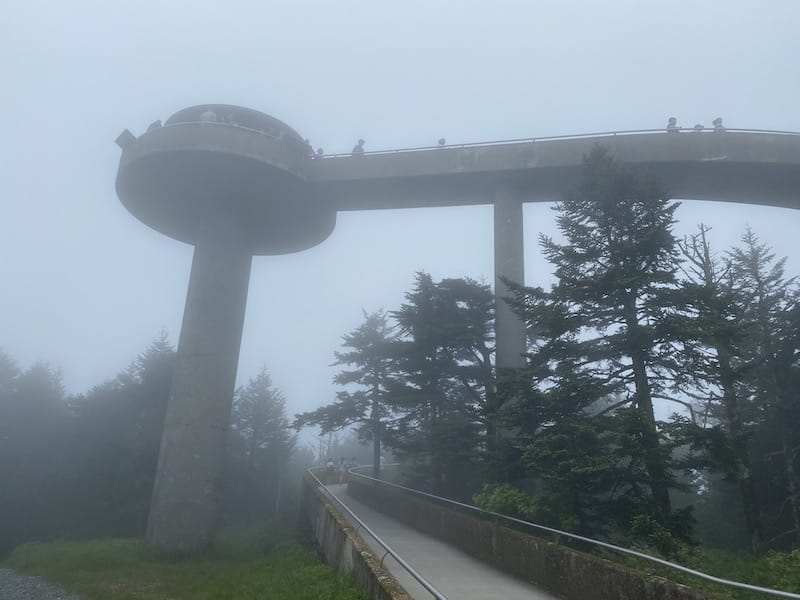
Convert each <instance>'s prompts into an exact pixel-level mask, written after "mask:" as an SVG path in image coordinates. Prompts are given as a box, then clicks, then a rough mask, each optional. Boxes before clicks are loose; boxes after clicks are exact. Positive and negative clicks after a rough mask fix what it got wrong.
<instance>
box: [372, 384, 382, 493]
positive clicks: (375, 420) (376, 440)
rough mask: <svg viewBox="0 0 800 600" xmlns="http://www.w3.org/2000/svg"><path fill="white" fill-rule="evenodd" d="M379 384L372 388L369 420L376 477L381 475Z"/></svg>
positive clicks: (373, 470)
mask: <svg viewBox="0 0 800 600" xmlns="http://www.w3.org/2000/svg"><path fill="white" fill-rule="evenodd" d="M378 394H379V390H378V386H377V385H376V386H373V388H372V409H371V412H370V415H369V420H370V423H371V426H372V476H373V477H374V478H375V479H380V477H381V430H380V428H381V421H380V413H379V412H378Z"/></svg>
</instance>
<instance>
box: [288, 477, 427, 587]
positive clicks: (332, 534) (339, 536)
mask: <svg viewBox="0 0 800 600" xmlns="http://www.w3.org/2000/svg"><path fill="white" fill-rule="evenodd" d="M301 512H302V515H303V516H304V518H305V519H306V524H307V525H310V527H311V530H312V532H313V539H314V542H315V545H316V546H317V548H318V549H319V550H320V552H321V553H322V555H323V556H324V557H325V561H326V562H327V563H328V564H329V565H331V566H332V567H334V568H335V569H336V570H337V571H339V572H340V573H343V574H345V575H350V576H352V577H353V579H355V582H356V585H357V586H358V587H359V588H360V589H361V590H362V591H363V592H364V593H365V594H366V595H367V597H368V598H371V599H373V600H412V598H411V596H410V595H409V594H408V592H406V590H405V589H404V588H403V587H402V586H401V585H400V584H399V583H398V582H397V580H396V579H395V578H394V577H393V576H392V574H391V573H389V571H388V570H387V569H385V568H383V567H382V566H381V564H380V559H379V558H377V557H376V556H375V554H374V553H373V552H372V550H371V549H370V548H369V546H368V545H367V544H366V543H365V542H364V540H363V539H362V538H361V536H360V535H359V534H358V533H357V531H356V530H355V529H354V528H353V527H351V526H350V525H349V524H348V522H347V521H346V519H345V518H344V517H343V516H342V514H341V513H340V512H339V510H338V509H337V508H335V507H334V506H333V504H332V503H331V501H330V500H329V499H328V498H326V497H325V496H324V495H323V493H322V492H321V491H320V489H319V486H318V485H317V483H316V481H314V479H313V478H312V477H311V476H310V475H308V474H306V477H305V478H304V480H303V505H302V510H301Z"/></svg>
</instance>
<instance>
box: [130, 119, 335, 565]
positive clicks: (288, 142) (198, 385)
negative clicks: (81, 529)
mask: <svg viewBox="0 0 800 600" xmlns="http://www.w3.org/2000/svg"><path fill="white" fill-rule="evenodd" d="M215 119H216V120H215ZM223 120H224V121H223ZM118 143H119V144H120V146H122V147H123V154H122V159H121V161H120V165H119V172H118V175H117V182H116V188H117V194H118V195H119V197H120V199H121V200H122V203H123V204H124V205H125V207H126V208H127V209H128V210H129V211H130V212H131V213H133V215H135V216H136V217H137V218H138V219H140V220H141V221H142V222H144V223H146V224H147V225H149V226H150V227H152V228H153V229H156V230H157V231H160V232H161V233H164V234H166V235H168V236H170V237H173V238H175V239H177V240H180V241H182V242H186V243H189V244H192V245H194V246H195V250H194V259H193V262H192V270H191V276H190V280H189V289H188V293H187V296H186V306H185V309H184V315H183V324H182V327H181V333H180V340H179V343H178V353H177V363H176V367H175V374H174V380H173V384H172V392H171V395H170V399H169V404H168V407H167V414H166V420H165V424H164V433H163V438H162V442H161V451H160V454H159V460H158V471H157V475H156V482H155V487H154V491H153V499H152V505H151V510H150V517H149V521H148V525H147V540H148V543H149V544H150V545H151V546H153V547H155V548H159V549H162V550H168V551H182V550H189V549H196V548H199V547H203V546H205V545H207V544H208V543H209V542H210V540H211V538H212V535H213V529H214V525H215V521H216V512H217V505H218V500H219V494H220V480H221V475H222V460H223V456H224V448H225V438H226V432H227V429H228V423H229V418H230V409H231V398H232V395H233V390H234V385H235V379H236V369H237V364H238V361H239V347H240V344H241V338H242V325H243V321H244V315H245V303H246V299H247V288H248V284H249V279H250V265H251V262H252V256H253V255H272V254H283V253H287V252H297V251H300V250H304V249H306V248H310V247H311V246H314V245H316V244H318V243H320V242H321V241H323V240H324V239H325V238H327V237H328V236H329V235H330V234H331V232H332V231H333V228H334V224H335V222H336V210H335V209H332V208H326V207H325V206H324V205H323V204H322V203H321V202H320V201H319V200H318V199H317V198H315V197H314V196H313V195H312V194H310V193H309V190H308V189H307V186H304V185H303V183H304V182H305V179H306V177H305V167H306V164H305V163H307V162H308V157H307V152H306V147H305V144H304V142H303V139H302V138H301V137H300V136H299V135H298V133H297V132H296V131H294V130H293V129H292V128H291V127H289V126H288V125H286V124H285V123H282V122H281V121H279V120H277V119H273V118H272V117H269V116H267V115H265V114H262V113H259V112H257V111H254V110H249V109H245V108H239V107H234V106H226V105H205V106H197V107H192V108H187V109H185V110H182V111H180V112H178V113H176V114H174V115H173V116H172V117H170V118H169V119H168V120H167V121H166V123H165V124H164V126H163V127H154V128H151V129H150V130H149V131H148V132H147V133H145V134H144V135H142V136H141V137H139V138H138V139H136V138H134V137H133V136H132V135H131V134H130V133H128V132H127V130H126V132H123V134H122V135H121V136H120V138H119V139H118Z"/></svg>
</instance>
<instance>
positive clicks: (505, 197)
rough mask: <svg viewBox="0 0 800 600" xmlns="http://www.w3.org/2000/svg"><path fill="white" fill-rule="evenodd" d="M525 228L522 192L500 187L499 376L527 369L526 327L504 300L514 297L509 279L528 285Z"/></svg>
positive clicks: (496, 274)
mask: <svg viewBox="0 0 800 600" xmlns="http://www.w3.org/2000/svg"><path fill="white" fill-rule="evenodd" d="M524 250H525V248H524V237H523V227H522V200H521V197H520V195H519V192H517V191H516V190H514V189H513V188H512V187H509V186H501V187H499V188H498V189H497V190H496V191H495V195H494V289H495V335H496V336H497V351H496V352H497V353H496V357H495V362H496V365H497V370H498V374H499V373H500V371H502V370H506V369H518V368H522V367H524V366H525V358H524V357H523V356H522V355H523V353H524V352H525V324H524V323H523V322H522V320H521V319H520V318H519V317H517V315H515V314H514V312H513V311H512V310H511V307H510V306H509V305H508V303H507V302H506V301H505V300H504V298H506V297H508V296H510V295H511V292H510V290H509V289H508V286H507V285H506V284H505V283H503V278H506V279H508V280H510V281H513V282H514V283H519V284H520V285H524V284H525V256H524Z"/></svg>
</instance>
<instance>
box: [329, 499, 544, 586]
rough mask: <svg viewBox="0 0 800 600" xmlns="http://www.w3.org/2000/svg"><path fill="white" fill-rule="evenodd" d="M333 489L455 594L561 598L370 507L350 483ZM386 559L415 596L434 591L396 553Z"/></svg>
mask: <svg viewBox="0 0 800 600" xmlns="http://www.w3.org/2000/svg"><path fill="white" fill-rule="evenodd" d="M328 490H330V492H331V493H333V494H334V495H335V496H336V497H337V498H339V500H341V501H342V502H343V503H344V504H345V505H347V507H348V508H349V509H350V510H352V511H353V512H354V513H355V514H357V515H358V516H359V518H360V519H362V520H363V521H364V522H365V523H366V524H367V525H368V526H369V527H370V528H371V529H372V530H373V531H374V532H375V533H376V534H377V535H379V536H380V537H381V538H382V539H383V540H384V541H385V542H386V543H387V544H389V545H390V546H391V547H392V548H393V549H394V550H395V551H396V552H397V553H398V554H400V556H402V557H403V559H405V560H406V561H408V563H409V564H410V565H411V566H412V567H414V569H416V570H417V571H418V572H419V573H421V574H422V575H423V577H425V578H426V579H428V581H430V582H431V583H432V584H433V585H434V586H436V588H437V589H438V590H439V591H440V592H441V593H442V594H444V595H445V596H446V597H447V598H448V599H450V600H490V599H493V598H502V599H503V600H555V598H556V596H553V595H551V594H548V593H547V592H543V591H541V590H539V589H538V588H535V587H534V586H532V585H530V584H529V583H526V582H524V581H520V580H518V579H514V578H512V577H510V576H509V575H506V574H505V573H503V572H501V571H498V570H497V569H494V568H492V567H489V566H487V565H485V564H483V563H482V562H480V561H478V560H476V559H474V558H472V557H471V556H468V555H466V554H464V553H463V552H461V551H460V550H459V549H458V548H455V547H453V546H450V545H448V544H445V543H443V542H441V541H439V540H437V539H436V538H433V537H430V536H427V535H425V534H422V533H419V532H418V531H415V530H413V529H409V528H408V527H406V526H405V525H403V524H402V523H400V522H399V521H395V520H394V519H390V518H389V517H387V516H385V515H383V514H381V513H379V512H377V511H375V510H374V509H372V508H369V507H368V506H366V505H364V504H362V503H360V502H358V500H355V499H354V498H351V497H350V496H348V495H347V486H346V485H345V484H340V485H329V486H328ZM354 526H355V524H354ZM359 535H361V537H363V538H364V539H365V540H366V541H367V543H368V544H370V546H371V547H372V548H373V550H374V551H375V553H376V555H378V556H382V555H383V551H382V550H381V548H380V546H378V545H377V544H375V543H374V540H373V539H372V538H371V537H370V535H369V534H368V533H367V532H365V531H363V530H359ZM384 565H385V566H386V567H387V568H388V569H389V571H391V573H392V575H394V576H395V577H396V578H397V580H398V581H399V582H400V584H401V585H402V586H403V587H404V588H405V589H406V590H408V592H409V593H410V594H411V595H412V596H413V597H414V598H415V599H416V600H425V599H426V598H430V597H431V594H430V593H429V592H428V591H427V590H425V588H423V587H422V586H421V585H420V584H419V583H417V581H416V580H415V579H414V578H413V577H411V575H409V574H408V572H406V570H405V569H403V568H402V567H401V566H400V565H398V564H397V562H396V561H395V560H394V559H393V558H392V557H391V556H387V557H386V560H385V561H384Z"/></svg>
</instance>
